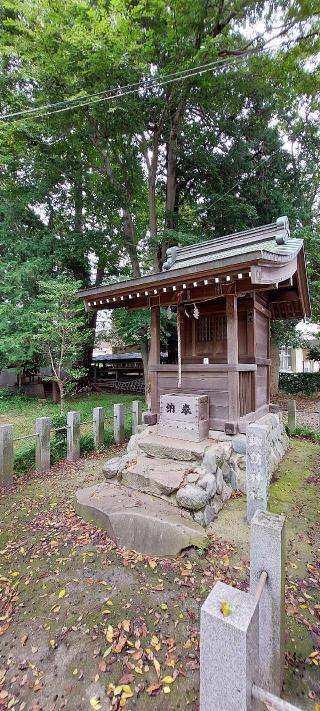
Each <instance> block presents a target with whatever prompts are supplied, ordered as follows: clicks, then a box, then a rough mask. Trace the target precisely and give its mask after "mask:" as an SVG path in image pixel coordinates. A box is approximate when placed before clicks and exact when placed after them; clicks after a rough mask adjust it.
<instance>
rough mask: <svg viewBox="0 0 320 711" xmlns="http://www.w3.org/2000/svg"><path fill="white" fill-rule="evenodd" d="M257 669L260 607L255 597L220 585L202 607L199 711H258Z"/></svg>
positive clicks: (219, 583)
mask: <svg viewBox="0 0 320 711" xmlns="http://www.w3.org/2000/svg"><path fill="white" fill-rule="evenodd" d="M222 604H224V605H227V606H228V609H229V614H228V615H227V616H224V615H223V612H222V611H221V605H222ZM258 666H259V605H258V603H257V601H256V600H255V597H254V596H253V595H250V594H248V593H245V592H242V591H241V590H237V589H236V588H232V587H231V586H229V585H225V583H221V582H218V583H216V585H215V586H214V588H213V590H212V591H211V593H210V594H209V595H208V597H207V599H206V600H205V602H204V604H203V605H202V608H201V621H200V711H231V710H232V709H236V710H237V711H258V709H260V706H259V705H258V703H257V702H256V701H255V700H254V699H253V698H252V695H251V688H252V684H253V683H259V682H258V681H257V680H258V679H259V669H258Z"/></svg>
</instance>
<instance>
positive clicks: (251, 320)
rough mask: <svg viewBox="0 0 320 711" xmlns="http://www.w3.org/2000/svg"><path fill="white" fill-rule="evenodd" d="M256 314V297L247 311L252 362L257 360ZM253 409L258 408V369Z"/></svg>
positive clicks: (253, 374) (252, 374)
mask: <svg viewBox="0 0 320 711" xmlns="http://www.w3.org/2000/svg"><path fill="white" fill-rule="evenodd" d="M256 316H257V312H256V309H255V305H254V297H253V303H252V308H251V309H249V311H247V344H248V356H249V358H250V361H251V363H255V362H256V333H257V329H256ZM251 382H252V387H251V409H252V411H253V412H254V410H255V409H256V390H257V371H256V370H255V371H254V372H253V373H251Z"/></svg>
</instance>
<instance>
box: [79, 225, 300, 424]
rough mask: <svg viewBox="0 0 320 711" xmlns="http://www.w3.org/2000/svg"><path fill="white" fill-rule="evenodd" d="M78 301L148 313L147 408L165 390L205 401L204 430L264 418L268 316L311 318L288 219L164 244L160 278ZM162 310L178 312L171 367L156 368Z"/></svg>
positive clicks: (94, 291) (111, 287) (93, 292)
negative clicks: (187, 242)
mask: <svg viewBox="0 0 320 711" xmlns="http://www.w3.org/2000/svg"><path fill="white" fill-rule="evenodd" d="M79 296H81V297H82V298H83V299H84V300H85V303H86V307H87V308H88V309H90V310H98V309H114V308H120V307H126V308H128V309H137V308H145V307H149V308H150V310H151V343H150V353H149V378H150V381H149V393H148V394H147V395H148V397H149V403H150V407H151V410H152V411H153V412H155V413H159V401H160V395H163V394H167V393H186V394H196V395H208V398H209V426H210V429H213V430H225V431H226V432H228V433H230V434H233V433H236V432H238V431H240V432H246V427H247V424H248V422H252V421H254V420H257V419H258V418H260V417H262V416H263V415H265V414H266V413H268V412H269V404H270V395H269V390H270V388H269V383H270V364H271V361H270V322H271V320H272V319H291V318H294V319H300V318H303V317H304V316H310V301H309V292H308V284H307V276H306V266H305V257H304V249H303V240H301V239H295V238H292V237H290V231H289V224H288V219H287V218H286V217H281V218H279V219H278V220H277V221H276V222H274V223H272V224H269V225H264V226H262V227H257V228H255V229H250V230H246V231H244V232H238V233H235V234H231V235H227V236H226V237H221V238H218V239H213V240H210V241H207V242H200V243H197V244H194V245H192V246H189V247H182V248H180V247H171V248H170V249H168V252H167V261H166V262H165V264H164V265H163V271H162V272H160V273H157V274H149V275H146V276H143V277H140V278H138V279H129V280H127V281H122V282H119V283H117V284H108V285H105V286H100V287H96V288H91V289H86V290H82V291H80V292H79ZM160 307H166V308H167V309H168V307H170V309H171V308H173V307H175V310H176V313H177V331H178V358H177V360H178V362H168V363H162V364H161V363H160ZM170 309H169V311H170Z"/></svg>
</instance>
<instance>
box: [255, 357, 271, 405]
mask: <svg viewBox="0 0 320 711" xmlns="http://www.w3.org/2000/svg"><path fill="white" fill-rule="evenodd" d="M268 373H269V368H268V366H267V365H258V367H257V377H256V409H258V408H259V407H262V406H263V405H265V404H266V403H268V402H269V392H268Z"/></svg>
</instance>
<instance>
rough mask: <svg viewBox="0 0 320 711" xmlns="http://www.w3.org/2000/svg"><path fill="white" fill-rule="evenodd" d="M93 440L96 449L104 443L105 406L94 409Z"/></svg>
mask: <svg viewBox="0 0 320 711" xmlns="http://www.w3.org/2000/svg"><path fill="white" fill-rule="evenodd" d="M93 442H94V448H95V449H100V447H103V445H104V407H95V408H94V409H93Z"/></svg>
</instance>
